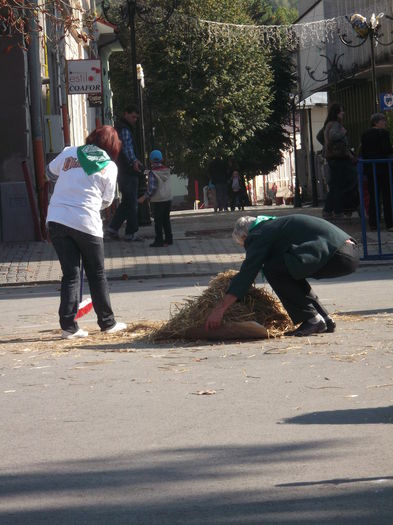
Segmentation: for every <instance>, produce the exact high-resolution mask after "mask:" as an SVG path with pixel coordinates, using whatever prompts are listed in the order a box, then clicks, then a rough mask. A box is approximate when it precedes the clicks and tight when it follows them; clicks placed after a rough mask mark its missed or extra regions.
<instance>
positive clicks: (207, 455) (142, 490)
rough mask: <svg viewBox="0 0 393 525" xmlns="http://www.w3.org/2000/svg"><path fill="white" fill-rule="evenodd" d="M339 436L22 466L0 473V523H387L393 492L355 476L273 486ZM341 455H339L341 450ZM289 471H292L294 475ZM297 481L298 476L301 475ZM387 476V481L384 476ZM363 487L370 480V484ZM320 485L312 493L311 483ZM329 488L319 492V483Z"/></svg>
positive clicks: (332, 451) (331, 456)
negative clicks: (338, 482)
mask: <svg viewBox="0 0 393 525" xmlns="http://www.w3.org/2000/svg"><path fill="white" fill-rule="evenodd" d="M342 443H343V440H341V441H339V440H335V441H333V440H331V441H319V442H318V441H308V442H302V443H298V444H288V445H266V446H257V445H256V446H244V447H241V446H224V445H223V446H220V447H204V448H197V447H195V448H192V447H189V448H180V449H179V448H178V449H176V448H174V449H158V450H157V449H152V450H146V451H145V452H141V453H134V454H132V455H124V456H117V457H109V458H102V459H101V458H93V459H91V460H75V461H68V462H60V463H54V462H53V463H49V462H48V463H47V464H44V465H40V466H34V467H29V466H25V467H24V468H23V472H21V473H10V474H7V473H4V472H3V473H2V475H1V476H0V495H1V497H2V501H3V504H2V507H1V510H0V521H1V523H3V524H4V525H16V524H23V525H41V524H43V523H48V524H51V525H70V524H78V525H123V524H124V525H126V524H127V525H245V524H247V525H270V524H273V523H274V524H279V525H338V524H345V525H355V524H356V525H377V524H378V525H388V524H389V525H390V524H391V518H392V511H393V488H392V487H391V486H387V485H386V482H385V484H379V485H378V490H376V485H375V484H373V483H372V481H373V479H374V478H368V479H367V478H359V479H358V480H357V479H354V480H353V481H352V482H353V483H354V484H355V483H356V482H359V483H362V486H361V488H360V487H359V485H354V486H353V487H350V488H349V487H348V488H347V490H345V492H344V491H343V490H342V488H341V489H336V488H335V487H334V484H335V483H333V480H328V481H326V482H323V481H321V482H317V483H315V482H311V483H312V484H310V485H307V492H305V491H304V487H303V486H302V485H300V486H297V485H296V484H290V483H288V484H280V485H274V481H272V478H276V479H277V476H282V477H283V478H284V479H285V478H288V477H290V474H289V473H288V472H287V471H285V470H280V469H283V468H287V466H286V465H288V463H292V464H295V465H298V466H299V467H300V466H301V467H302V468H303V467H304V464H305V463H306V462H312V461H313V460H315V461H319V459H320V455H321V454H322V455H324V456H325V459H327V460H329V461H334V460H335V459H336V460H337V447H339V446H340V444H342ZM340 452H341V451H340ZM292 472H296V470H295V471H292ZM295 475H297V476H298V475H299V474H298V473H297V474H295ZM384 479H385V480H391V479H392V478H391V477H389V478H384ZM365 482H370V485H366V484H365ZM314 483H315V485H317V486H316V487H313V484H314ZM324 483H326V485H327V486H326V487H325V489H324V490H323V492H322V491H321V487H320V486H318V485H319V484H324Z"/></svg>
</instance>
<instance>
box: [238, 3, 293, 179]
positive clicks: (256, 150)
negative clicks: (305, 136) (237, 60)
mask: <svg viewBox="0 0 393 525" xmlns="http://www.w3.org/2000/svg"><path fill="white" fill-rule="evenodd" d="M249 9H250V14H251V16H252V17H253V20H254V22H255V23H256V24H264V25H269V24H274V25H280V24H288V23H290V22H292V21H293V18H294V16H295V14H294V13H292V14H291V12H288V11H287V10H286V9H284V8H282V9H277V10H275V11H274V9H273V8H272V6H271V5H270V3H269V2H267V1H266V0H252V1H251V2H250V3H249ZM283 38H284V40H285V37H283ZM270 66H271V70H272V74H273V90H272V92H273V97H272V100H271V105H270V109H271V112H270V115H269V116H268V118H267V121H266V122H265V125H264V126H263V127H262V128H261V129H258V130H256V131H255V133H254V135H253V137H252V138H251V139H249V140H248V141H247V142H246V143H245V144H244V145H242V147H241V148H240V149H239V151H238V152H237V157H238V158H239V160H240V162H241V167H242V168H243V169H244V170H247V171H248V172H250V173H253V172H256V171H259V172H261V173H269V172H270V171H272V170H273V169H274V168H275V167H277V166H278V165H279V164H280V163H281V161H282V156H283V155H282V152H283V151H284V150H285V149H287V148H288V147H289V145H290V137H289V133H288V128H287V125H288V122H289V119H290V111H291V106H290V94H291V92H292V91H293V88H294V86H295V68H294V65H293V63H292V59H291V51H290V50H288V49H287V48H286V47H285V45H284V46H282V48H280V49H276V48H273V49H271V57H270Z"/></svg>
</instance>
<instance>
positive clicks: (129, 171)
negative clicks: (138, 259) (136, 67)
mask: <svg viewBox="0 0 393 525" xmlns="http://www.w3.org/2000/svg"><path fill="white" fill-rule="evenodd" d="M138 118H139V112H138V109H137V108H136V107H134V106H130V107H128V108H126V109H125V110H124V113H123V116H122V118H121V119H120V120H119V122H117V124H116V126H115V127H116V130H117V132H118V134H119V138H120V140H121V141H122V148H121V151H120V154H119V157H118V159H117V166H118V180H117V182H118V185H119V190H120V193H121V202H120V204H119V206H118V207H117V209H116V211H115V214H114V216H113V218H112V220H111V222H110V224H109V226H108V228H107V229H106V232H105V233H106V235H107V236H108V237H111V238H113V239H118V238H119V229H120V228H121V226H122V224H123V222H124V221H126V231H125V235H124V240H125V241H143V238H142V237H140V236H139V235H138V234H137V231H138V229H139V224H138V187H139V179H140V172H141V170H142V163H141V161H140V160H139V159H138V158H137V153H136V147H135V140H134V136H133V133H134V130H133V128H134V126H135V124H136V122H137V120H138Z"/></svg>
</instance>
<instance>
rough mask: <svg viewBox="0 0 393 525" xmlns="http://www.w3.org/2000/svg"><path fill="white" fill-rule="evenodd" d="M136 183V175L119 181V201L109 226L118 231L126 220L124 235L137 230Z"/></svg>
mask: <svg viewBox="0 0 393 525" xmlns="http://www.w3.org/2000/svg"><path fill="white" fill-rule="evenodd" d="M138 185H139V179H138V177H137V176H129V177H128V178H127V179H126V180H125V181H122V182H121V183H119V190H120V193H121V202H120V204H119V206H118V207H117V209H116V211H115V214H114V216H113V218H112V220H111V223H110V225H109V226H110V228H113V229H114V230H116V231H118V230H119V229H120V227H121V225H122V224H123V222H124V221H127V222H126V231H125V233H126V235H132V234H133V233H135V232H137V231H138Z"/></svg>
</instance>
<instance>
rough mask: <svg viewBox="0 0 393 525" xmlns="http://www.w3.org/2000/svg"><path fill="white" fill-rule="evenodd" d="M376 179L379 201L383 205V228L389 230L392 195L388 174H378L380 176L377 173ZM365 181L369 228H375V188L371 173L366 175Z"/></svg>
mask: <svg viewBox="0 0 393 525" xmlns="http://www.w3.org/2000/svg"><path fill="white" fill-rule="evenodd" d="M381 167H382V166H381ZM384 167H385V166H384ZM378 168H379V166H377V170H378ZM381 171H382V170H381ZM385 171H386V168H385ZM376 179H377V190H378V197H379V201H382V204H383V215H384V218H385V226H386V228H391V227H392V226H393V216H392V200H391V199H392V194H391V189H390V182H389V173H380V174H378V173H377V175H376ZM367 181H368V192H369V195H370V204H369V210H368V220H369V223H370V226H371V228H376V227H377V207H376V204H375V186H374V176H373V174H372V173H368V174H367ZM378 211H379V212H381V208H380V205H379V203H378Z"/></svg>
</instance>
